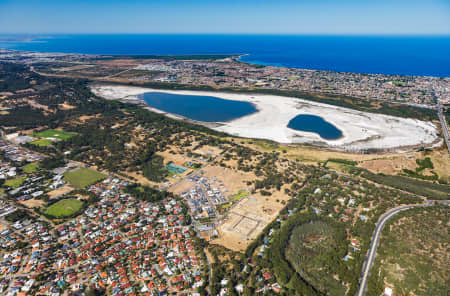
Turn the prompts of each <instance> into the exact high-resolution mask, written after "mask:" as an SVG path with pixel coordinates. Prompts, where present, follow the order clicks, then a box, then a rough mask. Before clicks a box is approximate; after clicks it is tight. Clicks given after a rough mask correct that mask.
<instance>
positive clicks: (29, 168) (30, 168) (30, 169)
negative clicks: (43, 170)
mask: <svg viewBox="0 0 450 296" xmlns="http://www.w3.org/2000/svg"><path fill="white" fill-rule="evenodd" d="M38 168H39V163H37V162H33V163H29V164H27V165H25V166H24V167H22V171H23V172H24V173H27V174H31V173H34V172H36V171H37V170H38Z"/></svg>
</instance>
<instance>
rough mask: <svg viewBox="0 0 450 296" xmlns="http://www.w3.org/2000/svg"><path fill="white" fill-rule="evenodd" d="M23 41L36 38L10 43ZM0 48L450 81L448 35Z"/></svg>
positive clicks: (113, 37) (173, 38)
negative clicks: (194, 57)
mask: <svg viewBox="0 0 450 296" xmlns="http://www.w3.org/2000/svg"><path fill="white" fill-rule="evenodd" d="M27 37H32V38H34V39H33V40H32V41H28V42H14V40H15V39H26V38H27ZM2 40H3V41H2ZM0 48H9V49H17V50H29V51H39V52H64V53H85V54H124V55H142V54H159V55H167V54H172V55H176V54H248V55H246V56H243V57H242V58H241V59H242V60H243V61H246V62H251V63H257V64H263V65H274V66H286V67H294V68H304V69H318V70H330V71H339V72H357V73H380V74H401V75H424V76H440V77H450V54H449V52H450V36H429V37H424V36H422V37H421V36H301V35H207V34H205V35H198V34H188V35H177V34H92V35H88V34H84V35H83V34H81V35H47V36H40V37H39V36H25V35H0Z"/></svg>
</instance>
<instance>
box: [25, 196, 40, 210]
mask: <svg viewBox="0 0 450 296" xmlns="http://www.w3.org/2000/svg"><path fill="white" fill-rule="evenodd" d="M22 204H24V205H26V206H27V207H29V208H39V207H40V206H42V205H44V204H45V202H44V201H43V200H40V199H34V198H32V199H29V200H26V201H23V202H22Z"/></svg>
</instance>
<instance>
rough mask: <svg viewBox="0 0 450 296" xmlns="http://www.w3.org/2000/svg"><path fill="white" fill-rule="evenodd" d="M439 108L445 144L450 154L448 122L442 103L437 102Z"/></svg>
mask: <svg viewBox="0 0 450 296" xmlns="http://www.w3.org/2000/svg"><path fill="white" fill-rule="evenodd" d="M437 107H438V115H439V120H440V121H441V125H442V131H443V132H444V139H445V143H446V144H447V148H448V153H450V136H449V133H448V125H447V121H446V120H445V116H444V112H443V111H442V104H441V102H439V101H438V102H437Z"/></svg>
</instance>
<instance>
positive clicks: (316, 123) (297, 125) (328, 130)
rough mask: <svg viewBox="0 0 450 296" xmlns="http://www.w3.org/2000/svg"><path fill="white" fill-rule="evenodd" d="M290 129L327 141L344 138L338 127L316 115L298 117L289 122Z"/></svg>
mask: <svg viewBox="0 0 450 296" xmlns="http://www.w3.org/2000/svg"><path fill="white" fill-rule="evenodd" d="M288 127H289V128H291V129H294V130H298V131H304V132H312V133H316V134H318V135H319V136H320V137H321V138H323V139H326V140H336V139H339V138H340V137H342V132H341V131H340V130H339V129H338V128H337V127H335V126H334V125H332V124H331V123H329V122H328V121H326V120H324V119H323V118H322V117H320V116H315V115H309V114H300V115H297V116H296V117H294V118H293V119H291V121H289V123H288Z"/></svg>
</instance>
